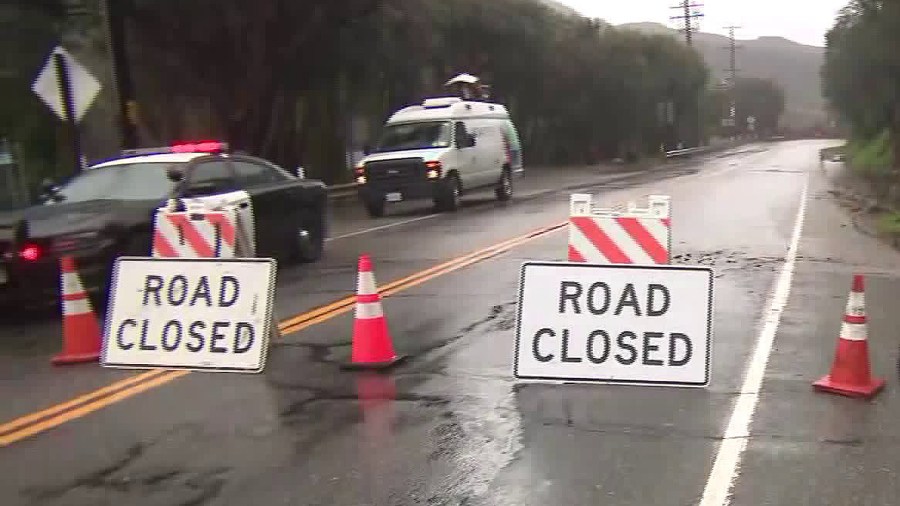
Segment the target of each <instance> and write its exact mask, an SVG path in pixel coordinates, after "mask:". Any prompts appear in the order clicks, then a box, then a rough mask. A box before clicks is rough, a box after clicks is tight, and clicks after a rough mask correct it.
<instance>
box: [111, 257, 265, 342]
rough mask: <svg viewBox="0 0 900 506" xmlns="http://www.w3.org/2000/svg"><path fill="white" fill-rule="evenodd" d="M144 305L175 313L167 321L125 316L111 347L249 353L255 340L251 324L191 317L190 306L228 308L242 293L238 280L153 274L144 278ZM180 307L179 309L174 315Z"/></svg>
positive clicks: (218, 277) (222, 276)
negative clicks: (164, 306) (169, 309)
mask: <svg viewBox="0 0 900 506" xmlns="http://www.w3.org/2000/svg"><path fill="white" fill-rule="evenodd" d="M143 287H144V288H143V297H142V302H141V305H142V306H143V307H145V308H146V307H148V306H153V307H162V306H163V305H166V306H167V307H169V308H171V309H172V310H173V313H174V314H176V315H177V317H175V318H170V319H168V320H165V321H154V320H151V319H149V318H140V319H138V318H126V319H124V320H122V321H121V322H119V323H118V327H117V328H116V331H115V342H114V344H115V346H116V347H118V348H119V349H122V350H132V349H137V350H141V351H163V352H176V351H181V350H184V351H187V352H190V353H247V352H248V351H249V350H250V349H251V348H252V347H253V343H254V341H255V340H256V329H255V326H254V325H253V324H252V323H251V322H249V321H240V320H232V319H219V320H213V321H208V320H199V319H193V318H191V317H190V315H191V311H190V309H191V308H195V307H204V308H213V307H215V308H220V309H224V308H229V307H232V306H234V305H235V304H236V303H237V302H238V299H239V298H240V295H241V287H240V283H239V282H238V280H237V278H235V277H234V276H230V275H220V276H212V277H211V276H199V277H197V278H195V279H188V277H187V276H185V275H182V274H175V275H174V276H171V277H170V278H165V277H163V276H160V275H157V274H148V275H146V276H145V277H144V283H143ZM179 309H181V310H183V311H178V310H179Z"/></svg>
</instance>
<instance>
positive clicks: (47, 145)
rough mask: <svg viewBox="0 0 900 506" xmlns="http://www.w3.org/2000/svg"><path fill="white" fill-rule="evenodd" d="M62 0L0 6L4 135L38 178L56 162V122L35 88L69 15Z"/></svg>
mask: <svg viewBox="0 0 900 506" xmlns="http://www.w3.org/2000/svg"><path fill="white" fill-rule="evenodd" d="M63 7H64V6H63V2H62V0H59V1H53V0H39V1H31V0H16V1H14V2H8V3H5V4H4V5H2V6H0V9H2V12H3V14H4V15H3V16H2V17H0V46H2V47H3V48H4V60H3V62H2V64H0V97H3V99H2V100H0V138H6V139H8V140H9V141H10V142H11V143H12V144H13V145H16V146H20V148H21V151H20V152H19V154H20V155H22V157H23V158H24V160H20V161H21V162H23V165H24V166H26V167H28V168H29V169H31V171H32V172H35V173H36V174H33V176H34V177H32V178H31V179H35V178H37V177H40V176H43V175H52V174H53V173H54V172H55V169H56V168H55V163H56V151H57V149H56V147H57V146H56V123H55V118H54V116H53V115H52V113H51V112H49V111H48V110H47V108H46V106H45V105H44V104H43V103H41V102H40V101H39V99H38V98H37V97H36V96H35V95H34V93H32V91H31V82H32V80H33V79H34V77H35V76H36V75H37V73H38V71H39V70H40V68H41V65H43V63H44V59H45V58H46V57H47V55H48V54H49V52H50V50H51V49H52V48H53V45H54V44H55V42H56V40H57V37H58V34H59V30H60V27H61V24H62V21H63V18H64V15H65V10H64V8H63Z"/></svg>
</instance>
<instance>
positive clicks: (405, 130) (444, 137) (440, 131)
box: [376, 121, 450, 151]
mask: <svg viewBox="0 0 900 506" xmlns="http://www.w3.org/2000/svg"><path fill="white" fill-rule="evenodd" d="M449 146H450V122H448V121H431V122H422V123H403V124H397V125H388V126H387V127H385V129H384V133H383V134H382V135H381V140H380V141H379V142H378V147H377V148H376V150H377V151H402V150H405V149H427V148H446V147H449Z"/></svg>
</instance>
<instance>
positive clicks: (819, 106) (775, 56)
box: [618, 23, 825, 128]
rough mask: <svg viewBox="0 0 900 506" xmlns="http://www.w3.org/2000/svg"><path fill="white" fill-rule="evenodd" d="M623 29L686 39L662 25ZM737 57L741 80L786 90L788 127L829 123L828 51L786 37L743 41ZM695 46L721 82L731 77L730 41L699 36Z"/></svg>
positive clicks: (633, 25)
mask: <svg viewBox="0 0 900 506" xmlns="http://www.w3.org/2000/svg"><path fill="white" fill-rule="evenodd" d="M618 27H619V28H627V29H632V30H638V31H641V32H644V33H653V34H670V35H673V36H677V37H682V36H683V35H682V34H681V33H680V32H678V31H677V30H675V29H673V28H669V27H667V26H664V25H661V24H658V23H628V24H624V25H619V26H618ZM737 44H738V46H740V49H738V53H737V67H738V69H739V73H738V76H744V77H762V78H771V79H774V80H775V81H776V82H777V83H779V84H780V85H781V87H782V88H784V92H785V114H784V117H783V122H784V123H785V125H787V126H792V127H800V128H802V127H807V126H811V125H813V124H815V123H818V122H824V120H825V100H824V98H823V97H822V90H821V85H820V81H819V69H820V67H821V66H822V62H823V60H824V55H825V48H822V47H815V46H806V45H803V44H798V43H796V42H793V41H790V40H788V39H785V38H782V37H760V38H758V39H755V40H739V41H738V42H737ZM694 45H695V47H696V48H697V50H698V51H699V52H700V54H701V55H703V58H704V59H705V60H706V64H707V65H708V66H709V69H710V72H712V74H713V76H715V78H717V79H723V78H725V77H726V75H727V70H726V69H727V68H728V65H729V63H728V50H727V47H728V37H725V36H722V35H715V34H710V33H695V34H694Z"/></svg>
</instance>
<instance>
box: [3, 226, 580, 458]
mask: <svg viewBox="0 0 900 506" xmlns="http://www.w3.org/2000/svg"><path fill="white" fill-rule="evenodd" d="M566 224H567V222H562V223H556V224H554V225H550V226H547V227H543V228H539V229H537V230H533V231H531V232H529V233H527V234H523V235H520V236H517V237H514V238H512V239H508V240H506V241H503V242H500V243H497V244H494V245H492V246H488V247H486V248H483V249H480V250H478V251H475V252H472V253H469V254H466V255H463V256H460V257H457V258H454V259H452V260H449V261H447V262H444V263H442V264H439V265H435V266H433V267H429V268H428V269H425V270H423V271H419V272H416V273H414V274H411V275H409V276H406V277H404V278H402V279H398V280H396V281H392V282H390V283H388V284H386V285H384V286H382V287H381V288H380V290H379V292H380V293H381V295H382V296H383V297H387V296H390V295H392V294H395V293H397V292H401V291H403V290H408V289H410V288H412V287H414V286H417V285H420V284H422V283H425V282H426V281H429V280H431V279H434V278H437V277H439V276H443V275H445V274H448V273H451V272H453V271H456V270H459V269H462V268H464V267H467V266H469V265H472V264H475V263H478V262H481V261H484V260H487V259H489V258H493V257H495V256H497V255H501V254H503V253H506V252H508V251H510V250H511V249H513V248H515V247H518V246H521V245H523V244H525V243H527V242H530V241H532V240H534V239H537V238H539V237H541V236H544V235H546V234H549V233H551V232H554V231H556V230H560V229H562V228H563V227H565V226H566ZM355 302H356V297H355V295H351V296H348V297H344V298H343V299H340V300H338V301H335V302H332V303H331V304H328V305H325V306H322V307H319V308H316V309H313V310H311V311H308V312H306V313H303V314H300V315H297V316H294V317H292V318H288V319H287V320H284V321H282V322H280V323H279V324H278V330H279V331H280V333H281V334H282V335H284V334H291V333H294V332H298V331H300V330H303V329H305V328H308V327H311V326H313V325H316V324H318V323H322V322H324V321H326V320H330V319H332V318H334V317H336V316H339V315H342V314H344V313H347V312H349V311H350V310H351V309H353V307H354V304H355ZM190 373H191V371H186V370H177V371H172V370H165V369H152V370H149V371H146V372H143V373H140V374H137V375H135V376H131V377H129V378H126V379H124V380H120V381H117V382H115V383H112V384H110V385H108V386H105V387H103V388H100V389H97V390H95V391H93V392H90V393H87V394H84V395H81V396H79V397H75V398H74V399H71V400H69V401H66V402H63V403H61V404H57V405H55V406H52V407H50V408H47V409H44V410H42V411H38V412H35V413H31V414H29V415H25V416H22V417H20V418H16V419H15V420H12V421H10V422H7V423H4V424H2V425H0V447H3V446H7V445H10V444H12V443H15V442H16V441H21V440H22V439H25V438H28V437H31V436H33V435H35V434H38V433H40V432H43V431H46V430H49V429H52V428H54V427H57V426H59V425H62V424H64V423H66V422H69V421H72V420H75V419H77V418H81V417H83V416H85V415H87V414H90V413H92V412H94V411H97V410H100V409H102V408H104V407H106V406H109V405H111V404H115V403H117V402H120V401H123V400H125V399H127V398H129V397H132V396H134V395H137V394H139V393H141V392H145V391H147V390H150V389H153V388H156V387H159V386H162V385H164V384H166V383H169V382H171V381H173V380H176V379H178V378H181V377H182V376H187V375H188V374H190Z"/></svg>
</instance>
